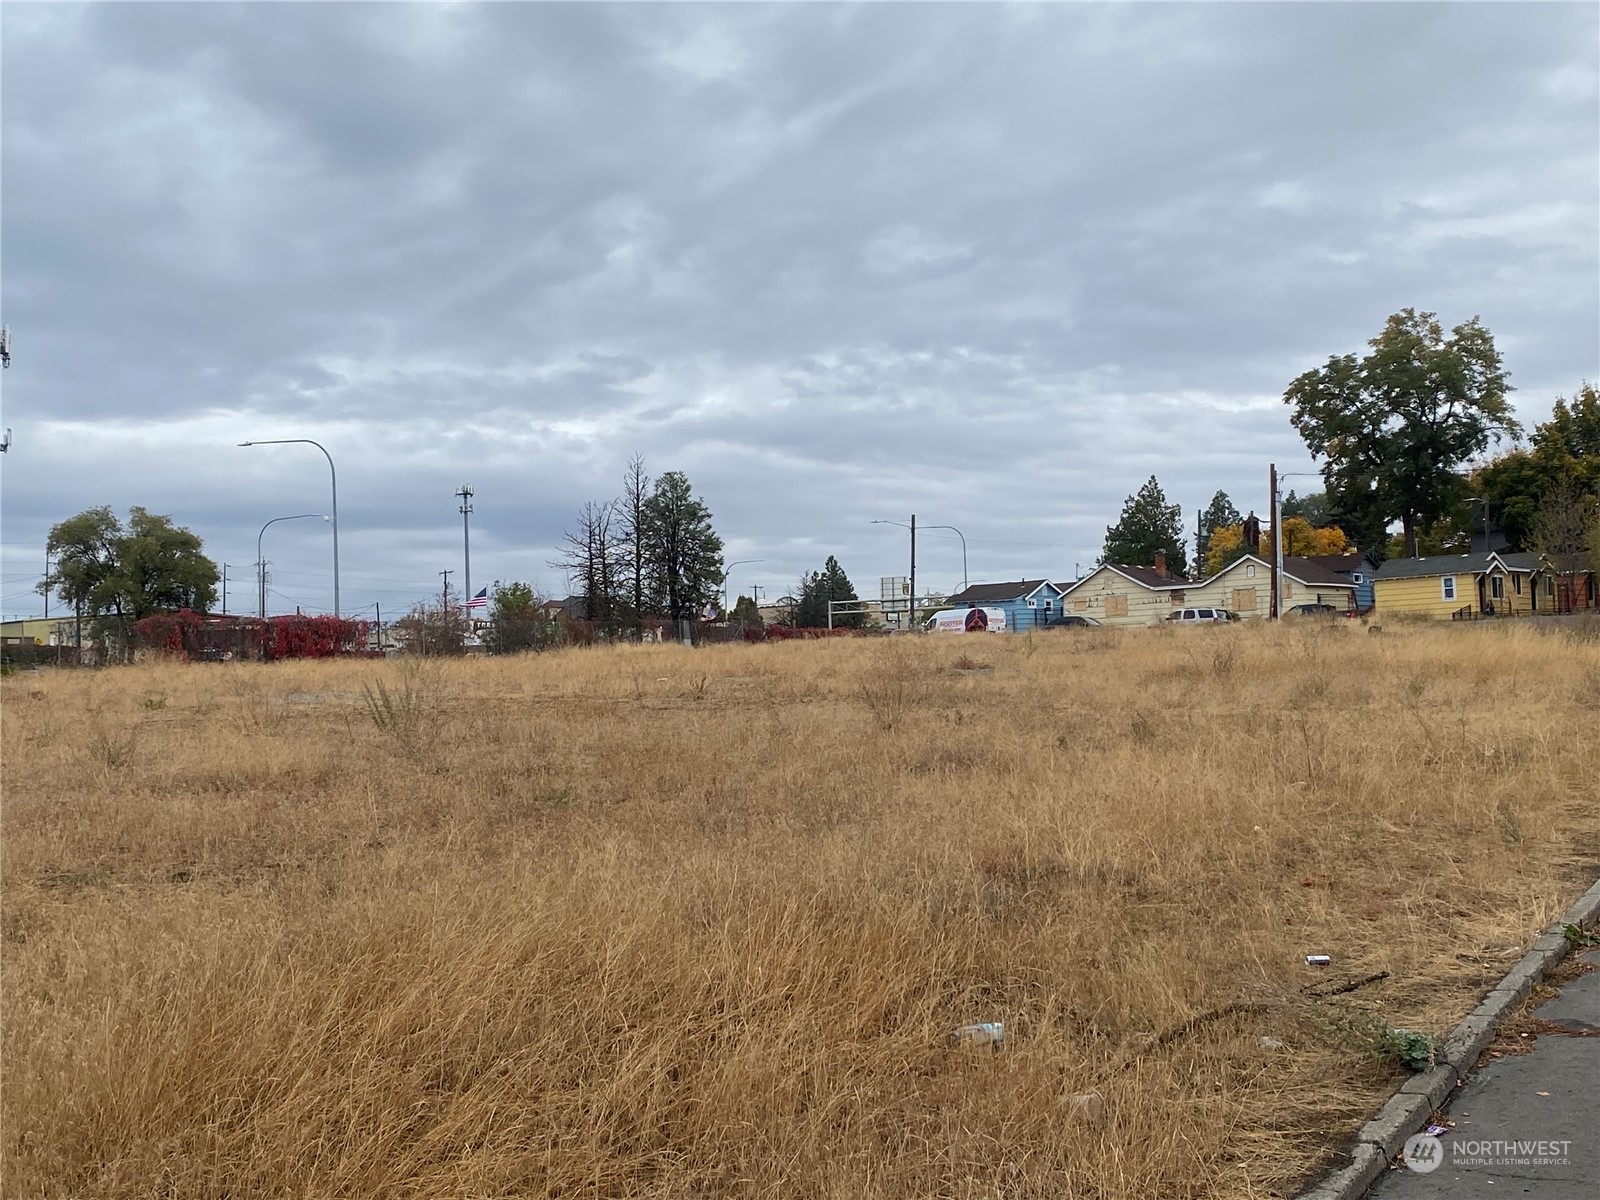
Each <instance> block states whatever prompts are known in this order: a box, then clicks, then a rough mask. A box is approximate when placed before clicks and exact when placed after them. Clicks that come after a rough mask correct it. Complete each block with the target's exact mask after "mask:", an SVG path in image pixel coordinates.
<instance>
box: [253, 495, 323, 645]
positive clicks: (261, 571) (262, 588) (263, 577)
mask: <svg viewBox="0 0 1600 1200" xmlns="http://www.w3.org/2000/svg"><path fill="white" fill-rule="evenodd" d="M308 517H322V519H323V520H324V521H326V520H327V519H328V518H327V517H326V516H325V515H324V514H322V513H295V514H294V515H293V516H292V517H273V518H272V520H270V521H268V522H267V524H266V525H263V526H262V527H261V532H260V533H258V534H256V572H257V582H256V593H257V604H256V612H257V615H258V616H259V617H260V619H261V621H262V622H263V623H265V622H266V619H267V563H266V559H265V558H264V557H263V556H262V553H261V539H262V538H264V537H266V536H267V527H268V526H271V525H276V524H277V523H278V522H279V521H304V520H305V519H307V518H308Z"/></svg>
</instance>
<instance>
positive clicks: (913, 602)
mask: <svg viewBox="0 0 1600 1200" xmlns="http://www.w3.org/2000/svg"><path fill="white" fill-rule="evenodd" d="M916 627H917V514H916V513H912V514H911V595H910V597H909V598H908V599H907V600H906V629H907V630H908V631H909V630H912V629H915V628H916Z"/></svg>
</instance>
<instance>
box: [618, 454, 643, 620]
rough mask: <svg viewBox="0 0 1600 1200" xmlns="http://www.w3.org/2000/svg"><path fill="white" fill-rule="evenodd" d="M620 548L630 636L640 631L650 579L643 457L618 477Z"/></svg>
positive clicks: (637, 456) (633, 458)
mask: <svg viewBox="0 0 1600 1200" xmlns="http://www.w3.org/2000/svg"><path fill="white" fill-rule="evenodd" d="M617 504H618V507H619V508H620V509H621V518H622V548H623V557H624V560H625V561H624V569H625V570H626V572H627V580H626V582H627V585H628V596H627V599H628V607H629V609H630V612H629V616H630V618H631V619H632V621H633V628H634V633H635V634H636V635H637V634H638V632H639V630H640V629H641V628H643V622H644V617H645V605H646V601H647V599H648V590H649V576H650V547H649V539H650V476H648V475H646V474H645V473H644V456H643V455H641V454H635V455H634V456H633V457H632V458H630V459H629V460H628V469H627V471H626V473H624V475H623V477H622V499H621V500H619V501H618V502H617Z"/></svg>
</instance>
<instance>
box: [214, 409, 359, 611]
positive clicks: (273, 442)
mask: <svg viewBox="0 0 1600 1200" xmlns="http://www.w3.org/2000/svg"><path fill="white" fill-rule="evenodd" d="M239 445H241V446H315V447H316V448H317V449H318V450H321V451H322V457H323V458H325V459H327V460H328V477H329V479H330V481H331V482H332V484H333V615H334V616H336V617H337V616H338V615H339V611H340V610H339V472H338V470H337V469H336V468H335V467H334V465H333V455H331V454H329V453H328V448H327V447H326V446H324V445H323V444H322V443H321V442H319V441H315V440H313V439H312V438H260V439H257V440H255V441H250V442H240V443H239ZM311 515H312V516H321V515H322V514H321V513H313V514H311Z"/></svg>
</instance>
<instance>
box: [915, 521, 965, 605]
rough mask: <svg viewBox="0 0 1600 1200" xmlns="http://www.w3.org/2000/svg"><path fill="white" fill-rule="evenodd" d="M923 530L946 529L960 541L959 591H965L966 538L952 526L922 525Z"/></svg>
mask: <svg viewBox="0 0 1600 1200" xmlns="http://www.w3.org/2000/svg"><path fill="white" fill-rule="evenodd" d="M922 528H923V529H925V530H926V529H948V530H949V531H950V532H951V533H953V534H955V535H956V536H957V537H958V538H960V539H961V590H962V591H966V589H967V537H966V534H964V533H962V532H961V530H959V529H957V528H956V527H955V526H954V525H924V526H923V527H922Z"/></svg>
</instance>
